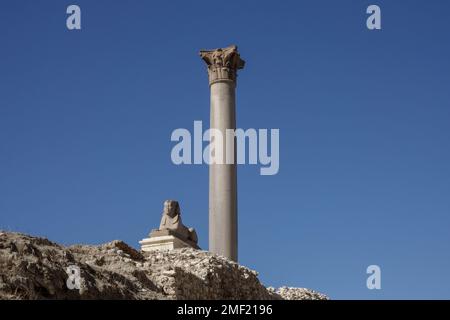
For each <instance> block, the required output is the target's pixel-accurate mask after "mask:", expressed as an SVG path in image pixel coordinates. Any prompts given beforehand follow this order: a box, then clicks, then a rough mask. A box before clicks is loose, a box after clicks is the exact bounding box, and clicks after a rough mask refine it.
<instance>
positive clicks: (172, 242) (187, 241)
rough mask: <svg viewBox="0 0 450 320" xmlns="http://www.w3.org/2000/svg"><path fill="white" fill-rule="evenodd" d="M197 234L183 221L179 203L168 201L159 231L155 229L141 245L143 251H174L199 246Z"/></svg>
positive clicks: (197, 247)
mask: <svg viewBox="0 0 450 320" xmlns="http://www.w3.org/2000/svg"><path fill="white" fill-rule="evenodd" d="M197 242H198V239H197V233H196V232H195V229H194V228H188V227H186V226H185V225H184V224H183V222H182V221H181V211H180V205H179V204H178V201H174V200H166V201H165V202H164V211H163V214H162V217H161V223H160V225H159V229H153V230H152V231H151V232H150V234H149V237H148V238H145V239H143V240H141V241H139V243H140V244H141V250H142V251H154V250H172V249H177V248H184V247H192V248H196V249H200V248H199V246H198V245H197Z"/></svg>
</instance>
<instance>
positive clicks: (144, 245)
mask: <svg viewBox="0 0 450 320" xmlns="http://www.w3.org/2000/svg"><path fill="white" fill-rule="evenodd" d="M139 244H140V245H141V250H142V251H155V250H173V249H180V248H186V247H188V248H194V249H200V247H199V246H198V245H197V244H196V243H194V242H192V241H189V240H186V239H183V240H182V239H181V238H180V237H179V236H178V235H177V234H176V233H175V232H171V231H170V230H153V231H152V232H151V233H150V237H149V238H145V239H142V240H141V241H139Z"/></svg>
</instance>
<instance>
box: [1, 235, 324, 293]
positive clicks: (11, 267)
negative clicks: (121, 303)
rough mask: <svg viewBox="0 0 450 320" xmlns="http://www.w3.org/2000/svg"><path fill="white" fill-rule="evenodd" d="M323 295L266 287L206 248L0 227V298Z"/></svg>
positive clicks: (309, 291) (237, 265) (243, 270)
mask: <svg viewBox="0 0 450 320" xmlns="http://www.w3.org/2000/svg"><path fill="white" fill-rule="evenodd" d="M69 266H76V267H78V268H79V270H80V281H79V285H80V286H79V289H76V288H75V289H72V290H71V289H69V288H68V286H67V279H68V278H69V275H68V273H67V268H68V267H69ZM326 298H327V297H326V296H324V295H322V294H319V293H315V292H314V291H311V290H307V289H298V288H287V287H283V288H280V289H278V290H276V289H273V288H269V289H266V288H265V287H264V286H263V285H262V284H261V283H260V282H259V280H258V277H257V273H256V272H255V271H253V270H250V269H248V268H246V267H244V266H241V265H239V264H237V263H235V262H232V261H230V260H228V259H226V258H224V257H221V256H217V255H214V254H211V253H209V252H206V251H200V250H195V249H191V248H183V249H177V250H172V251H155V252H145V253H142V252H139V251H136V250H135V249H133V248H131V247H130V246H128V245H127V244H126V243H124V242H122V241H117V240H116V241H112V242H109V243H106V244H103V245H99V246H90V245H75V246H70V247H64V246H61V245H58V244H56V243H53V242H51V241H49V240H47V239H43V238H38V237H32V236H28V235H24V234H20V233H11V232H0V299H270V300H272V299H326Z"/></svg>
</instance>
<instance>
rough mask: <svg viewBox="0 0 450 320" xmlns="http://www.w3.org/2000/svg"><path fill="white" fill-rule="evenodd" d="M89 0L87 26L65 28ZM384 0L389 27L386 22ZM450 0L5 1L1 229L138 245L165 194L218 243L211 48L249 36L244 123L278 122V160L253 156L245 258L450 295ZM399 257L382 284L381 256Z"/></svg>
mask: <svg viewBox="0 0 450 320" xmlns="http://www.w3.org/2000/svg"><path fill="white" fill-rule="evenodd" d="M70 4H78V5H79V6H80V7H81V10H82V30H81V31H68V30H67V29H66V16H67V15H66V13H65V11H66V8H67V6H68V5H70ZM370 4H378V5H379V6H380V7H381V10H382V30H381V31H369V30H368V29H367V28H366V26H365V24H366V18H367V14H366V13H365V11H366V8H367V6H368V5H370ZM449 14H450V3H449V2H448V1H438V0H436V1H425V0H421V1H373V2H372V1H370V2H369V1H350V0H341V1H336V0H329V1H317V0H314V1H312V0H311V1H203V0H202V1H193V0H190V1H186V0H184V1H112V0H110V1H85V0H74V1H62V0H54V1H50V0H46V1H31V0H29V1H24V0H14V1H12V0H9V1H1V4H0V228H2V229H8V230H13V231H21V232H26V233H30V234H33V235H41V236H45V237H48V238H50V239H51V240H54V241H57V242H62V243H65V244H73V243H93V244H96V243H102V242H107V241H110V240H113V239H123V240H125V241H126V242H128V243H130V244H132V245H134V246H135V247H137V246H138V243H137V242H138V241H139V240H140V239H142V238H143V237H145V236H146V235H147V233H148V232H149V231H150V229H152V228H154V227H156V226H158V224H159V220H160V215H161V211H162V203H163V201H164V200H165V199H178V200H179V201H180V203H181V209H182V214H183V217H184V222H185V223H186V224H187V225H189V226H194V227H195V228H196V229H197V232H198V235H199V238H200V245H201V247H203V248H207V238H208V230H207V224H208V168H207V166H206V165H191V166H175V165H173V164H172V162H171V159H170V151H171V148H172V147H173V145H174V143H173V142H171V141H170V134H171V132H172V130H174V129H176V128H188V129H190V130H191V129H192V126H193V121H194V120H203V121H204V123H206V124H207V123H208V121H209V89H208V84H207V74H206V70H205V66H204V64H203V62H202V61H201V60H200V58H199V57H198V50H199V49H202V48H214V47H220V46H227V45H229V44H232V43H235V44H237V45H238V46H239V49H240V52H241V55H242V57H243V58H244V59H245V60H246V61H247V65H246V68H245V69H244V70H242V72H241V73H240V77H239V83H238V92H237V100H238V101H237V110H238V126H239V127H241V128H279V129H280V172H279V174H278V175H275V176H261V175H259V167H257V166H240V167H239V255H240V262H241V263H242V264H244V265H247V266H249V267H251V268H253V269H256V270H257V271H259V272H260V278H261V280H262V281H263V282H264V283H265V284H267V285H272V286H281V285H290V286H301V287H310V288H313V289H316V290H319V291H322V292H324V293H326V294H328V295H330V296H331V297H332V298H335V299H343V298H356V299H360V298H366V299H379V298H385V299H391V298H450V273H449V270H450V216H449V214H450V149H449V141H450V125H449V124H450V62H449V57H450V44H449V31H450V27H449V24H448V17H449ZM371 264H377V265H379V266H380V267H381V269H382V290H379V291H377V290H372V291H371V290H368V289H367V288H366V277H367V275H366V273H365V272H366V268H367V266H369V265H371Z"/></svg>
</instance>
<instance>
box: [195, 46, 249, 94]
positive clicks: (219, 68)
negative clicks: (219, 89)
mask: <svg viewBox="0 0 450 320" xmlns="http://www.w3.org/2000/svg"><path fill="white" fill-rule="evenodd" d="M200 57H201V58H202V59H203V61H205V62H206V65H207V66H208V76H209V84H210V85H211V84H213V83H215V82H218V81H232V82H234V83H236V77H237V70H239V69H242V68H244V65H245V61H244V60H242V59H241V57H240V55H239V53H238V51H237V46H235V45H232V46H229V47H227V48H218V49H214V50H201V51H200Z"/></svg>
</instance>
